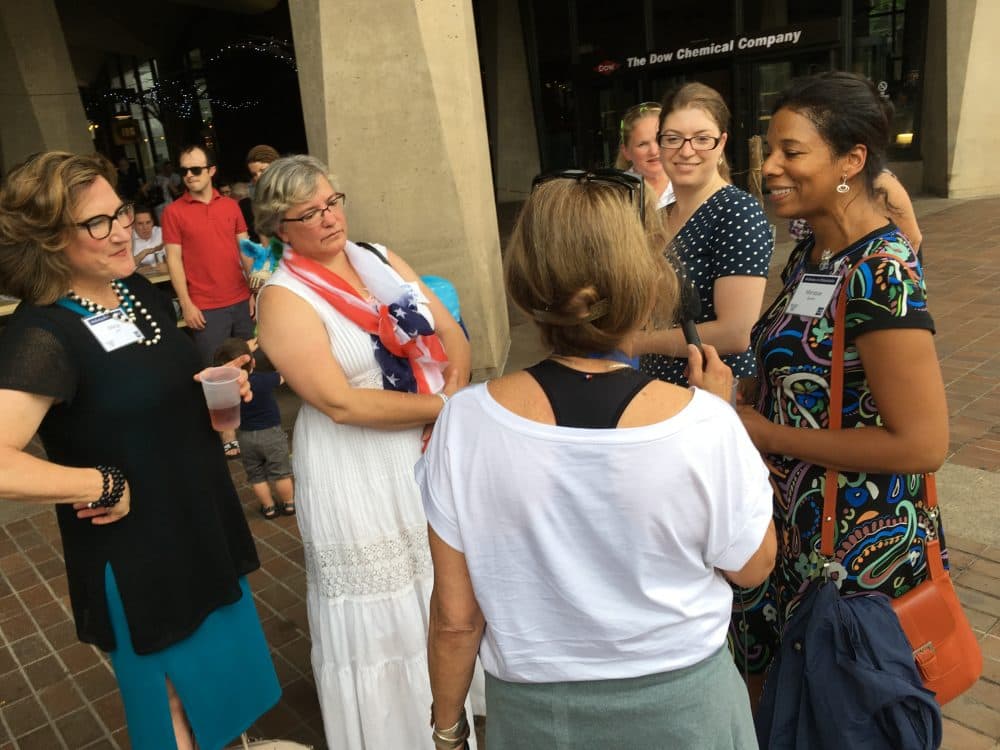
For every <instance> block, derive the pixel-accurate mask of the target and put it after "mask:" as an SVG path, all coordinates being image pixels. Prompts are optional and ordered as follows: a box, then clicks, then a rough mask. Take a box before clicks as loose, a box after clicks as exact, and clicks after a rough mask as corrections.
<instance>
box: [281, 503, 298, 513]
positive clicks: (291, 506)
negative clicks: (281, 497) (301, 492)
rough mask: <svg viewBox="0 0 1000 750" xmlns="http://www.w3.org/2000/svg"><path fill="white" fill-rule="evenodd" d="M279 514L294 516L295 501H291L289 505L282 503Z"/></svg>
mask: <svg viewBox="0 0 1000 750" xmlns="http://www.w3.org/2000/svg"><path fill="white" fill-rule="evenodd" d="M281 513H282V514H283V515H286V516H294V515H295V501H294V500H292V501H291V502H290V503H284V504H283V505H282V506H281Z"/></svg>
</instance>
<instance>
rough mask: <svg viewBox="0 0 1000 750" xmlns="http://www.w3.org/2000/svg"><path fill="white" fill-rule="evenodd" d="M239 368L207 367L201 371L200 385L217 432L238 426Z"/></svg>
mask: <svg viewBox="0 0 1000 750" xmlns="http://www.w3.org/2000/svg"><path fill="white" fill-rule="evenodd" d="M239 377H240V368H238V367H209V368H208V369H207V370H204V371H202V373H201V387H202V390H204V391H205V402H206V403H207V404H208V413H209V415H210V416H211V417H212V429H214V430H216V431H217V432H222V431H223V430H235V429H236V428H237V427H239V426H240V383H239Z"/></svg>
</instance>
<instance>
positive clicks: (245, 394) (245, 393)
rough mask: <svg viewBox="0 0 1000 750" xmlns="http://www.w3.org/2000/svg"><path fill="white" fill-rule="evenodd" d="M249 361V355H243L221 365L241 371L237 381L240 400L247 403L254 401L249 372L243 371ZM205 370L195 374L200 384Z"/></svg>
mask: <svg viewBox="0 0 1000 750" xmlns="http://www.w3.org/2000/svg"><path fill="white" fill-rule="evenodd" d="M249 361H250V355H249V354H241V355H240V356H238V357H237V358H236V359H234V360H231V361H229V362H226V363H225V364H224V365H220V367H235V368H236V369H238V370H239V371H240V376H239V377H238V378H237V379H236V381H237V382H238V383H239V384H240V398H242V399H243V400H244V401H246V402H247V403H249V402H250V401H252V400H253V391H251V390H250V381H249V380H248V376H247V371H246V370H244V369H243V365H245V364H246V363H247V362H249ZM207 369H209V368H207V367H206V368H205V370H207ZM205 370H201V371H200V372H196V373H195V374H194V379H195V380H197V381H198V382H199V383H200V382H201V376H202V375H203V374H204V372H205Z"/></svg>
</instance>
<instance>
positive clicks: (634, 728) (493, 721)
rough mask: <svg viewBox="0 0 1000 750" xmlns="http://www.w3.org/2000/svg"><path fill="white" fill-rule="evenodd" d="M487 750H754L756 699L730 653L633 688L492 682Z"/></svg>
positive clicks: (625, 683) (610, 683)
mask: <svg viewBox="0 0 1000 750" xmlns="http://www.w3.org/2000/svg"><path fill="white" fill-rule="evenodd" d="M486 716H487V719H486V747H487V748H488V749H489V750H522V749H523V748H527V747H544V748H546V750H609V748H628V749H629V750H633V749H638V748H684V750H756V748H757V737H756V735H755V734H754V728H753V718H752V717H751V714H750V699H749V698H748V696H747V690H746V687H745V686H744V684H743V680H742V679H740V676H739V673H737V671H736V667H735V665H734V664H733V658H732V656H731V655H730V653H729V651H728V649H726V648H725V647H723V648H721V649H719V650H718V651H717V652H716V653H715V654H713V655H712V656H710V657H708V658H707V659H705V660H704V661H701V662H699V663H698V664H694V665H692V666H690V667H685V668H684V669H678V670H675V671H672V672H663V673H661V674H653V675H646V676H644V677H634V678H632V679H627V680H598V681H593V682H547V683H519V682H504V681H503V680H498V679H497V678H496V677H493V676H492V675H490V674H487V675H486Z"/></svg>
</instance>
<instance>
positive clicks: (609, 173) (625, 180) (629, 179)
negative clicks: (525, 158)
mask: <svg viewBox="0 0 1000 750" xmlns="http://www.w3.org/2000/svg"><path fill="white" fill-rule="evenodd" d="M550 180H576V181H577V182H597V183H601V184H604V185H612V186H614V187H618V188H622V189H624V190H625V191H626V192H627V193H628V197H629V201H631V202H632V204H633V205H635V206H636V207H637V210H638V211H639V221H641V222H642V224H643V226H645V224H646V195H645V185H644V182H645V181H644V180H643V179H642V178H641V177H636V176H635V175H631V174H628V173H627V172H622V171H621V170H620V169H559V170H556V171H554V172H546V173H544V174H540V175H538V176H537V177H535V179H533V180H532V181H531V189H532V190H534V189H535V188H536V187H538V186H539V185H541V184H542V183H543V182H549V181H550Z"/></svg>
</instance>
